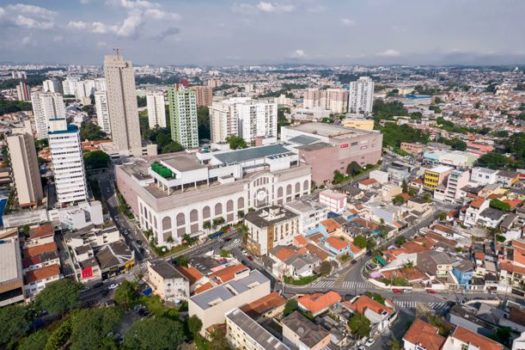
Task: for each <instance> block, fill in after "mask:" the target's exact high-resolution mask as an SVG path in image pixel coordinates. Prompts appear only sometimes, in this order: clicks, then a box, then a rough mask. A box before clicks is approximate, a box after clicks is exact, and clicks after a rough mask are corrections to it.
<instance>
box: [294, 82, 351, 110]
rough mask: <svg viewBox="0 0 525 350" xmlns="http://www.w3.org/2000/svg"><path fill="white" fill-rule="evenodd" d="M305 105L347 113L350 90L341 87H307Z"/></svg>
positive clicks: (309, 107) (310, 107) (311, 107)
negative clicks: (321, 88) (320, 88)
mask: <svg viewBox="0 0 525 350" xmlns="http://www.w3.org/2000/svg"><path fill="white" fill-rule="evenodd" d="M303 106H304V108H308V109H317V108H323V109H327V110H329V111H330V112H332V113H346V111H347V109H348V91H345V90H343V89H341V88H332V89H327V90H319V89H316V88H311V89H307V90H306V91H305V92H304V98H303Z"/></svg>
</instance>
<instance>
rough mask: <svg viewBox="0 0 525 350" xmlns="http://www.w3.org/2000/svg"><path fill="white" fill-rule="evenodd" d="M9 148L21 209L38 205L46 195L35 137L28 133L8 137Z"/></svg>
mask: <svg viewBox="0 0 525 350" xmlns="http://www.w3.org/2000/svg"><path fill="white" fill-rule="evenodd" d="M7 147H8V149H9V154H10V155H11V157H10V158H11V168H12V169H13V178H14V182H15V187H16V195H17V198H18V204H19V205H20V206H21V207H32V206H36V205H38V204H39V203H40V202H42V199H43V198H44V193H43V191H42V180H41V177H40V172H39V169H38V159H37V155H36V150H35V140H34V139H33V136H32V135H31V134H28V133H23V134H20V135H12V136H8V137H7Z"/></svg>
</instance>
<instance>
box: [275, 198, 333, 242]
mask: <svg viewBox="0 0 525 350" xmlns="http://www.w3.org/2000/svg"><path fill="white" fill-rule="evenodd" d="M284 207H285V208H286V209H288V210H290V211H291V212H292V213H294V214H296V215H298V216H299V233H301V234H307V232H309V231H313V230H315V228H316V227H318V226H319V223H320V222H321V221H322V220H324V219H326V217H327V215H328V211H329V210H328V207H327V206H326V205H324V204H321V203H319V202H317V201H314V200H307V199H304V198H299V199H296V200H294V201H292V202H288V203H286V204H285V205H284Z"/></svg>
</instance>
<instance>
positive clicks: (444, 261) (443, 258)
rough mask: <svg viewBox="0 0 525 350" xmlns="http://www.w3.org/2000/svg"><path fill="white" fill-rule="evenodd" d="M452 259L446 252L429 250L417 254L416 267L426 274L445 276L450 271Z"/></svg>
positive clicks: (438, 276)
mask: <svg viewBox="0 0 525 350" xmlns="http://www.w3.org/2000/svg"><path fill="white" fill-rule="evenodd" d="M452 263H453V260H452V259H451V258H450V256H448V254H446V253H443V252H438V251H435V250H429V251H426V252H421V253H419V254H418V255H417V268H418V270H420V271H421V272H424V273H425V274H427V276H434V277H437V278H440V277H443V278H446V277H447V276H448V275H449V273H450V272H451V271H452Z"/></svg>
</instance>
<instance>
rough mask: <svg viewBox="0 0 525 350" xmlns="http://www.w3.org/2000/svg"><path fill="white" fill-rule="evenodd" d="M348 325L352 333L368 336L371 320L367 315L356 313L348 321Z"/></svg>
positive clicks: (362, 336)
mask: <svg viewBox="0 0 525 350" xmlns="http://www.w3.org/2000/svg"><path fill="white" fill-rule="evenodd" d="M348 327H350V330H351V331H352V334H354V335H355V336H357V337H358V338H364V337H368V336H369V335H370V330H371V327H370V321H369V320H368V318H366V317H365V316H363V315H361V314H359V313H355V314H354V315H353V316H352V317H351V318H350V320H349V321H348Z"/></svg>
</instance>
